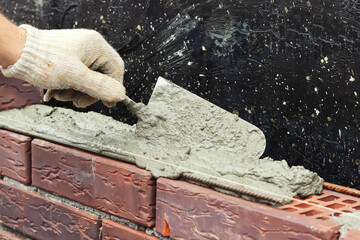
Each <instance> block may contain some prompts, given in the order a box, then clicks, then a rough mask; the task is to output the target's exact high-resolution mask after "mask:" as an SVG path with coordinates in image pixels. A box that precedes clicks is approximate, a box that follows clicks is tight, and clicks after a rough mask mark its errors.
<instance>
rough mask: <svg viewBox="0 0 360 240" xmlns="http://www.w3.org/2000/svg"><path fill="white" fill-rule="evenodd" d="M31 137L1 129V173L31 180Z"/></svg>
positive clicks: (27, 180) (20, 179) (22, 179)
mask: <svg viewBox="0 0 360 240" xmlns="http://www.w3.org/2000/svg"><path fill="white" fill-rule="evenodd" d="M30 150H31V138H29V137H26V136H23V135H20V134H16V133H13V132H9V131H5V130H1V129H0V175H4V176H7V177H10V178H13V179H16V180H18V181H20V182H22V183H25V184H29V183H30V182H31V173H30V172H31V153H30Z"/></svg>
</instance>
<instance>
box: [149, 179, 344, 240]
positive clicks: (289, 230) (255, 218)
mask: <svg viewBox="0 0 360 240" xmlns="http://www.w3.org/2000/svg"><path fill="white" fill-rule="evenodd" d="M338 230H339V225H338V223H336V222H335V221H333V220H331V219H328V220H326V221H314V220H313V219H312V218H307V217H306V216H303V215H299V214H296V213H295V214H293V213H292V212H289V211H283V210H280V209H277V208H273V207H270V206H268V205H264V204H259V203H254V202H250V201H246V200H244V199H241V198H237V197H233V196H229V195H226V194H222V193H219V192H216V191H214V190H211V189H208V188H204V187H200V186H197V185H194V184H190V183H188V182H184V181H176V180H169V179H164V178H160V179H158V181H157V199H156V231H157V232H159V233H161V234H163V235H168V236H170V237H172V238H174V239H196V240H201V239H227V240H232V239H247V240H250V239H254V240H255V239H257V240H260V239H266V240H278V239H301V240H306V239H322V240H327V239H331V240H333V239H337V238H338V237H339V232H338Z"/></svg>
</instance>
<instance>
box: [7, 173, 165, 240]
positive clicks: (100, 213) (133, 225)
mask: <svg viewBox="0 0 360 240" xmlns="http://www.w3.org/2000/svg"><path fill="white" fill-rule="evenodd" d="M3 180H4V181H5V182H7V183H10V184H11V185H14V186H16V187H19V188H21V189H24V190H27V191H31V192H36V193H38V194H40V195H42V196H44V197H46V198H48V199H50V200H52V201H56V202H59V203H62V204H65V205H68V206H70V207H73V208H76V209H79V210H81V211H84V212H86V213H88V214H91V215H93V216H96V217H99V218H100V219H101V220H102V219H110V220H112V221H114V222H117V223H120V224H122V225H124V226H127V227H130V228H133V229H135V230H139V231H143V232H146V233H147V234H148V235H153V236H156V237H158V238H160V239H161V240H171V238H169V237H164V236H162V235H160V234H158V233H157V232H156V231H155V227H152V228H150V227H148V228H146V227H143V226H140V225H138V224H136V223H133V222H130V221H129V220H126V219H123V218H119V217H117V216H114V215H111V214H108V213H105V212H103V211H100V210H97V209H95V208H91V207H89V206H85V205H82V204H80V203H78V202H74V201H72V200H69V199H67V198H64V197H60V196H58V195H56V194H52V193H49V192H46V191H44V190H42V189H40V188H37V187H34V186H26V185H24V184H22V183H20V182H18V181H16V180H14V179H11V178H8V177H4V178H3ZM0 226H1V225H0Z"/></svg>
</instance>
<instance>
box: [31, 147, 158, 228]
mask: <svg viewBox="0 0 360 240" xmlns="http://www.w3.org/2000/svg"><path fill="white" fill-rule="evenodd" d="M32 158H33V172H32V173H33V174H32V177H33V185H35V186H37V187H40V188H42V189H45V190H47V191H50V192H53V193H56V194H58V195H61V196H64V197H66V198H69V199H72V200H74V201H77V202H80V203H82V204H85V205H88V206H91V207H94V208H96V209H99V210H102V211H105V212H108V213H111V214H113V215H116V216H119V217H121V218H125V219H128V220H131V221H133V222H136V223H138V224H141V225H143V226H153V225H154V222H155V191H156V188H155V180H154V179H153V178H152V176H151V174H150V173H149V172H148V171H145V170H142V169H140V168H138V167H136V166H133V165H130V164H126V163H121V162H118V161H115V160H111V159H107V158H103V157H98V156H95V155H93V154H88V153H85V152H82V151H78V150H74V149H72V148H68V147H64V146H60V145H57V144H53V143H49V142H45V141H42V140H34V141H33V143H32Z"/></svg>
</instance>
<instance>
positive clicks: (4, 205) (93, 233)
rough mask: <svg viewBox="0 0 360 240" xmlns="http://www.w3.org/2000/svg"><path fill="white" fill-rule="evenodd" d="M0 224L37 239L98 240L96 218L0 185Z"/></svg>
mask: <svg viewBox="0 0 360 240" xmlns="http://www.w3.org/2000/svg"><path fill="white" fill-rule="evenodd" d="M0 220H1V221H2V223H3V224H4V225H5V226H7V227H9V228H11V229H13V230H15V231H18V232H21V233H23V234H24V235H27V236H30V237H32V238H36V239H40V240H42V239H44V240H49V239H51V240H57V239H59V240H63V239H79V240H80V239H81V240H82V239H87V240H88V239H99V233H100V232H99V229H100V220H99V218H98V217H95V216H92V215H90V214H87V213H85V212H83V211H80V210H78V209H75V208H73V207H69V206H67V205H65V204H62V203H59V202H57V201H53V200H50V199H48V198H46V197H43V196H41V195H39V194H37V193H34V192H30V191H28V190H25V189H22V188H20V187H16V186H13V185H11V184H9V183H7V182H4V181H0Z"/></svg>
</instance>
